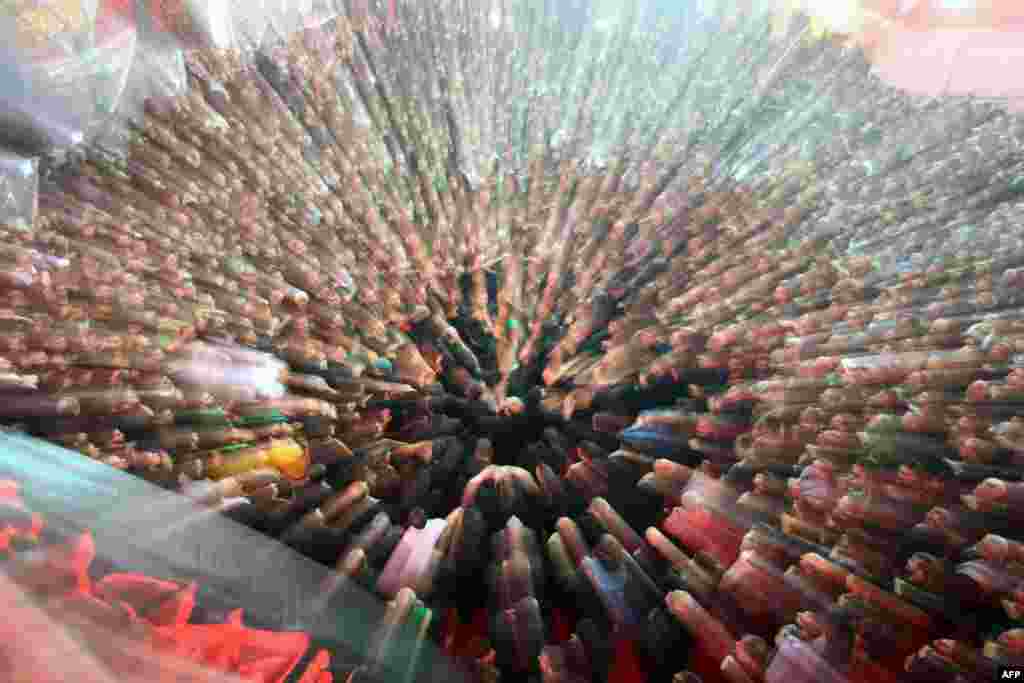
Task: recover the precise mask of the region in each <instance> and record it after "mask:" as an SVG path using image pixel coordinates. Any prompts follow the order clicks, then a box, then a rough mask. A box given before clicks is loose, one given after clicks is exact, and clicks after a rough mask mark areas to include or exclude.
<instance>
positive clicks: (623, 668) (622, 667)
mask: <svg viewBox="0 0 1024 683" xmlns="http://www.w3.org/2000/svg"><path fill="white" fill-rule="evenodd" d="M646 680H647V673H646V672H645V671H644V669H643V667H642V666H641V663H640V655H639V653H638V652H637V651H636V641H635V640H633V639H632V638H616V639H615V660H614V661H613V662H612V670H611V673H610V674H609V676H608V683H644V681H646Z"/></svg>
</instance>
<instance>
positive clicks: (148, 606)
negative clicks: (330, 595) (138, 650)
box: [0, 480, 333, 683]
mask: <svg viewBox="0 0 1024 683" xmlns="http://www.w3.org/2000/svg"><path fill="white" fill-rule="evenodd" d="M0 500H6V502H8V504H10V503H18V504H20V501H18V500H17V484H15V483H13V482H9V481H2V480H0ZM41 528H42V520H41V518H38V516H36V517H33V523H32V528H31V529H29V530H28V533H33V532H34V533H35V534H36V535H38V532H39V531H40V530H41ZM19 533H25V531H24V530H18V529H16V528H14V527H12V526H8V527H7V528H5V529H3V530H0V547H2V548H7V547H9V544H10V541H11V540H12V539H13V538H14V537H15V536H17V535H18V534H19ZM5 544H6V545H5ZM95 556H96V548H95V544H94V542H93V538H92V535H91V534H90V533H88V532H86V533H83V534H81V535H80V536H78V537H77V538H74V539H72V540H71V541H69V542H68V543H66V544H63V545H54V546H50V547H48V548H47V549H46V553H45V556H44V559H43V560H42V561H41V562H40V563H39V565H38V566H32V567H29V568H27V570H26V571H24V572H22V573H21V574H20V575H19V576H18V577H17V578H18V580H19V582H20V583H21V585H22V586H23V587H25V588H28V589H30V590H31V591H33V592H35V593H36V594H41V595H43V596H45V597H46V598H48V599H50V601H52V604H56V605H60V606H64V607H67V608H73V610H74V612H75V613H77V614H81V615H83V616H86V617H88V618H90V619H91V620H93V621H94V622H98V623H101V624H104V625H106V626H108V627H111V628H113V629H118V630H119V632H120V630H124V629H126V628H127V627H129V626H132V625H133V624H134V625H135V626H136V627H137V628H138V632H139V633H141V634H143V637H144V638H145V639H146V640H148V641H149V644H150V645H151V646H153V648H155V649H156V650H157V651H158V652H162V653H165V654H172V655H178V656H181V657H183V658H186V659H189V660H192V661H195V662H198V663H201V664H204V665H206V666H207V667H209V668H211V669H213V670H215V671H221V672H225V673H233V674H235V675H238V676H240V677H241V678H243V679H245V680H250V681H258V682H259V683H283V682H284V680H285V679H286V678H287V677H288V675H289V674H290V673H291V672H292V670H293V669H294V668H295V667H296V666H297V665H298V663H299V661H300V660H301V659H302V656H303V654H304V653H305V652H306V651H307V650H308V649H309V645H310V638H309V636H308V635H307V634H305V633H278V632H273V631H261V630H258V629H252V628H248V627H246V626H244V625H243V623H242V610H236V611H234V612H232V613H231V615H230V617H229V619H228V621H227V623H224V624H190V623H188V621H189V619H190V618H191V616H192V612H193V610H194V608H195V600H196V590H197V586H196V584H195V583H190V584H187V585H182V584H179V583H176V582H172V581H163V580H160V579H155V578H152V577H148V576H144V575H141V574H110V575H108V576H106V577H104V578H103V579H102V580H100V581H98V582H97V583H96V584H95V585H93V582H92V580H91V579H90V577H89V573H88V570H89V565H90V564H92V561H93V559H94V558H95ZM18 624H19V621H18V620H17V619H15V620H13V621H11V622H9V625H11V626H13V627H14V628H17V627H18ZM0 630H2V626H0ZM114 656H115V657H116V658H117V660H118V661H117V663H118V664H122V665H123V666H125V667H131V664H130V661H131V658H132V657H133V656H135V655H134V654H133V653H130V652H124V653H121V654H115V655H114ZM110 664H114V663H113V662H111V663H110ZM329 664H330V656H329V654H328V653H327V652H326V651H320V652H318V653H317V655H316V656H315V657H314V659H313V662H312V663H311V664H310V666H309V668H308V669H307V670H306V671H305V673H304V675H303V677H302V679H301V683H331V682H332V681H333V678H332V676H331V675H330V673H329V672H327V671H326V669H327V667H328V666H329ZM115 669H116V667H115ZM125 670H126V671H127V670H129V669H128V668H126V669H125Z"/></svg>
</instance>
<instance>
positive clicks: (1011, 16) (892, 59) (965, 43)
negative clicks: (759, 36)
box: [778, 0, 1024, 109]
mask: <svg viewBox="0 0 1024 683" xmlns="http://www.w3.org/2000/svg"><path fill="white" fill-rule="evenodd" d="M778 1H779V3H780V5H781V6H782V7H783V8H785V10H787V11H793V10H803V11H804V12H806V13H808V14H809V15H810V16H811V17H812V20H813V26H814V27H815V28H816V29H817V30H829V31H831V32H833V33H839V34H844V35H847V36H849V38H850V39H851V40H852V41H854V42H856V43H857V44H860V45H862V46H863V47H865V49H866V50H867V51H868V53H869V54H870V55H871V59H872V61H873V62H874V64H875V67H876V70H877V73H878V75H879V76H880V77H881V78H883V79H884V80H885V81H887V82H888V83H890V84H891V85H893V86H895V87H898V88H903V89H906V90H909V91H912V92H916V93H920V94H924V95H939V94H948V95H954V96H955V95H962V96H976V97H982V98H996V99H1006V100H1008V104H1009V105H1010V106H1011V107H1013V108H1015V109H1024V2H1020V0H778Z"/></svg>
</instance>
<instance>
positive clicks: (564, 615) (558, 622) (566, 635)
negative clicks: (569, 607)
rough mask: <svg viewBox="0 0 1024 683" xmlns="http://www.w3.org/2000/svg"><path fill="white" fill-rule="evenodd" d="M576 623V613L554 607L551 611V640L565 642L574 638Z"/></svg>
mask: <svg viewBox="0 0 1024 683" xmlns="http://www.w3.org/2000/svg"><path fill="white" fill-rule="evenodd" d="M575 625H576V615H574V614H572V615H571V614H569V613H568V612H567V611H566V610H562V609H554V610H552V611H551V642H553V643H564V642H565V641H567V640H569V639H570V638H572V631H573V628H574V627H575Z"/></svg>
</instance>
